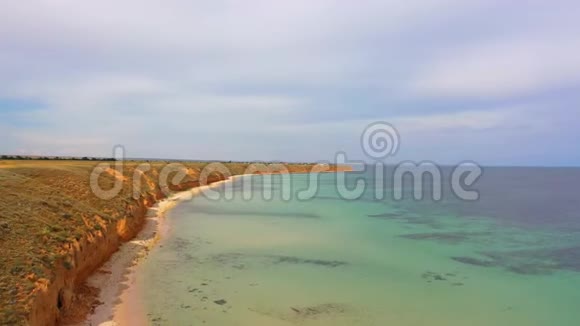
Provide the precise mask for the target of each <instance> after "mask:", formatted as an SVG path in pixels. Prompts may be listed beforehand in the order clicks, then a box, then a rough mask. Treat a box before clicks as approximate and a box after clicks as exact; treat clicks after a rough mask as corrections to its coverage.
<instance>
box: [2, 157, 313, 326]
mask: <svg viewBox="0 0 580 326" xmlns="http://www.w3.org/2000/svg"><path fill="white" fill-rule="evenodd" d="M108 163H111V162H108ZM139 163H143V162H125V163H124V167H123V175H122V176H120V175H116V174H115V173H103V174H102V175H101V176H100V178H99V184H100V185H101V186H102V188H104V189H108V188H111V187H112V185H113V183H114V182H115V180H116V178H122V179H123V180H124V182H123V188H122V189H121V191H120V193H119V195H118V196H116V197H114V198H113V199H110V200H103V199H99V198H98V197H97V196H95V195H94V194H93V192H92V191H91V189H90V186H89V180H90V174H91V171H92V170H93V168H94V167H95V166H96V165H97V164H99V162H95V161H35V160H27V161H0V250H1V254H0V323H1V324H22V323H26V322H27V320H29V313H30V310H31V308H32V305H33V304H34V302H35V301H34V297H35V295H37V292H38V291H39V287H40V285H43V284H45V285H46V284H50V282H51V281H53V279H54V278H55V272H54V271H55V270H57V269H58V268H59V267H64V268H65V269H69V270H70V269H72V268H73V267H74V266H73V265H74V263H75V259H76V257H70V256H67V255H70V253H71V250H70V249H71V246H72V244H73V243H75V242H76V243H78V242H79V241H80V240H81V239H83V238H86V237H91V236H92V235H96V234H99V232H101V231H102V230H103V228H104V227H106V226H107V225H111V224H112V223H113V222H115V221H117V220H119V219H121V218H126V217H127V216H128V215H129V212H128V210H130V209H131V207H135V205H136V202H137V199H134V198H133V187H132V181H131V180H132V179H133V174H134V172H135V168H136V167H137V165H138V164H139ZM165 164H166V163H165V162H154V163H152V169H151V170H149V171H147V172H145V173H144V176H143V179H142V180H143V182H142V184H143V187H141V189H140V192H139V196H140V197H146V196H149V197H150V198H155V199H159V198H161V197H162V195H161V192H160V188H159V185H158V182H156V180H157V179H158V175H159V173H160V170H161V168H162V167H163V166H165ZM206 164H207V163H202V162H200V163H184V166H185V167H186V168H187V173H188V175H187V176H186V177H185V178H184V179H183V180H182V181H181V183H180V184H179V185H176V186H172V187H170V188H172V190H180V189H184V188H190V187H194V186H196V185H197V184H198V177H199V174H200V171H201V169H202V168H203V167H204V166H205V165H206ZM225 165H226V166H227V167H228V168H229V170H230V171H231V173H232V174H233V175H235V174H241V173H243V172H244V170H245V168H246V167H247V164H242V163H225ZM288 167H289V170H290V171H292V172H308V171H309V169H310V168H311V167H312V165H308V164H293V165H289V166H288ZM214 177H215V178H221V176H217V175H216V176H214ZM169 180H171V178H170V179H169ZM59 265H60V266H59ZM59 300H60V299H59ZM55 305H59V307H58V308H60V301H59V302H57V303H55Z"/></svg>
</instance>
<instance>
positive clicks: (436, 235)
mask: <svg viewBox="0 0 580 326" xmlns="http://www.w3.org/2000/svg"><path fill="white" fill-rule="evenodd" d="M487 234H489V233H486V232H431V233H413V234H403V235H400V237H401V238H405V239H412V240H435V241H439V242H444V243H450V244H457V243H460V242H463V241H466V240H469V239H470V238H471V237H475V236H481V235H487Z"/></svg>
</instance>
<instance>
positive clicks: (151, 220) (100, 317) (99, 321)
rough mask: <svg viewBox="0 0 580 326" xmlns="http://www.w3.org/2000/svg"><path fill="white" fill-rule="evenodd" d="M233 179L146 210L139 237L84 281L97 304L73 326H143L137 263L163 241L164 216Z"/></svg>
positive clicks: (160, 202) (189, 191)
mask: <svg viewBox="0 0 580 326" xmlns="http://www.w3.org/2000/svg"><path fill="white" fill-rule="evenodd" d="M239 177H243V175H237V176H233V177H230V178H228V179H227V180H224V181H218V182H215V183H212V184H210V185H207V186H202V187H196V188H193V189H190V190H187V191H182V192H178V193H176V194H173V195H171V196H170V197H168V198H166V199H164V200H161V201H159V202H158V203H157V204H155V205H154V206H153V207H151V208H150V209H149V210H148V215H147V219H146V223H145V226H144V227H143V230H141V232H139V234H138V235H137V236H136V237H135V238H134V239H132V240H131V241H128V242H126V243H124V244H123V245H122V246H121V247H120V248H119V250H118V251H117V252H116V253H114V254H113V256H111V258H110V259H109V260H108V261H107V262H106V263H105V264H104V265H103V266H102V267H101V268H99V269H98V270H97V271H95V273H93V275H91V276H90V277H89V279H88V280H87V284H88V285H89V286H90V287H94V288H97V289H99V295H98V302H99V304H98V305H97V306H96V307H94V310H93V311H92V312H91V314H90V315H89V316H88V317H87V319H86V320H85V321H84V322H82V323H80V324H77V325H79V326H80V325H91V326H96V325H144V324H147V319H146V316H145V313H144V312H143V309H142V307H141V303H140V294H139V288H138V287H137V286H135V280H136V276H137V270H138V265H139V262H140V261H142V260H143V259H146V258H147V254H148V252H149V250H150V249H151V248H152V247H153V246H155V244H157V243H158V241H159V240H160V239H161V238H163V235H164V234H166V233H167V231H168V228H167V225H166V224H165V223H164V219H165V214H166V213H167V212H168V211H169V210H171V209H172V208H173V207H175V206H176V205H177V204H179V203H180V202H183V201H187V200H190V199H191V198H192V197H193V196H197V195H199V194H201V193H202V192H203V191H205V190H207V189H210V188H215V187H218V186H220V185H222V184H224V183H226V182H232V181H233V180H234V179H235V178H239Z"/></svg>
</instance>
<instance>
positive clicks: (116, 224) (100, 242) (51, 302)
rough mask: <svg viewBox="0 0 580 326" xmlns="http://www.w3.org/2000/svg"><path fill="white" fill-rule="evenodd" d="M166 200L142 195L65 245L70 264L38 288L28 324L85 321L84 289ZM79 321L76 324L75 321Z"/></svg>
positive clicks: (192, 183) (66, 262) (158, 194)
mask: <svg viewBox="0 0 580 326" xmlns="http://www.w3.org/2000/svg"><path fill="white" fill-rule="evenodd" d="M220 180H223V177H221V176H213V177H211V178H209V180H208V183H210V184H211V183H213V182H217V181H220ZM198 185H199V183H198V182H196V181H187V182H183V183H181V184H179V185H176V186H173V187H172V190H173V191H183V190H186V189H190V188H193V187H196V186H198ZM164 198H165V195H164V194H163V193H162V192H161V191H160V190H157V192H156V193H155V194H154V195H152V194H145V195H142V196H141V197H140V198H139V199H137V200H136V201H135V202H134V203H132V204H129V205H127V207H126V210H125V212H124V214H123V217H122V218H120V219H118V220H115V221H111V222H109V223H107V222H106V221H104V220H102V219H100V218H99V217H98V216H95V220H96V221H98V223H99V225H100V227H99V230H98V231H96V232H92V233H88V234H87V235H86V236H85V237H83V238H81V239H80V240H77V241H74V242H72V243H69V244H67V245H65V248H66V250H67V253H66V254H65V257H70V259H68V260H64V261H62V263H61V264H56V266H57V268H56V269H55V270H54V271H53V272H54V278H53V280H52V281H51V282H45V283H43V284H41V286H39V287H37V289H36V293H35V295H34V302H33V303H32V305H31V310H30V314H29V319H28V323H29V324H30V325H56V324H58V323H59V322H60V321H62V317H63V316H67V315H68V316H69V318H71V317H72V319H73V320H74V317H77V318H78V317H81V318H82V317H83V316H84V315H86V313H87V312H88V310H87V308H90V306H91V305H92V303H91V302H82V299H83V297H82V294H80V293H78V290H79V289H82V286H83V283H84V282H85V281H86V280H87V278H88V277H89V276H90V275H91V274H92V273H93V272H94V271H95V270H97V269H98V268H99V267H100V266H101V265H102V264H104V263H105V262H106V261H107V260H108V259H109V258H110V257H111V255H112V254H113V253H114V252H115V251H117V250H118V248H119V246H120V245H121V244H122V243H123V242H126V241H128V240H130V239H132V238H134V237H135V236H136V235H137V233H139V231H140V230H141V229H142V228H143V225H144V223H145V218H146V216H147V211H148V209H149V208H150V207H151V206H153V205H154V204H155V203H156V202H158V201H159V200H162V199H164ZM74 321H76V320H74Z"/></svg>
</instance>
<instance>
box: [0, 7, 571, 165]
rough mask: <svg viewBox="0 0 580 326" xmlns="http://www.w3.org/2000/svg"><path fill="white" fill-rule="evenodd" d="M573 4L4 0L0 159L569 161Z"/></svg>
mask: <svg viewBox="0 0 580 326" xmlns="http://www.w3.org/2000/svg"><path fill="white" fill-rule="evenodd" d="M578 17H580V2H578V1H572V0H570V1H562V0H558V1H534V0H530V1H505V0H502V1H496V0H482V1H480V0H473V1H465V0H406V1H390V0H381V1H375V0H364V1H327V0H317V1H302V0H293V1H257V0H245V1H222V0H214V1H191V0H159V1H148V0H124V1H115V0H99V1H78V0H46V1H44V0H29V1H22V0H5V1H2V4H1V5H0V130H1V131H2V138H1V140H0V153H2V154H31V155H78V156H85V155H86V156H111V155H112V151H113V146H114V145H122V146H124V148H125V151H126V155H127V156H129V157H149V158H176V159H204V160H212V159H216V160H267V161H269V160H281V161H319V160H329V161H332V160H333V159H334V157H335V153H337V152H339V151H340V152H345V153H346V154H347V157H348V158H349V159H353V160H355V159H357V160H358V159H366V160H367V161H372V160H374V158H372V157H367V156H365V154H364V152H363V150H362V149H361V144H360V139H361V134H362V133H363V131H364V129H365V127H366V126H368V125H369V124H372V123H373V122H377V121H384V122H388V123H390V124H391V125H393V126H394V127H395V128H396V129H397V131H398V134H399V140H400V143H399V151H398V152H397V154H396V155H395V156H391V157H389V158H387V162H388V163H396V162H398V161H402V160H413V161H421V160H430V161H434V162H437V163H441V164H456V163H459V162H462V161H465V160H471V161H475V162H477V163H480V164H482V165H548V166H569V165H572V166H578V165H580V150H579V149H580V148H579V145H578V140H579V139H580V36H579V34H578V33H579V31H580V19H578Z"/></svg>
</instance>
